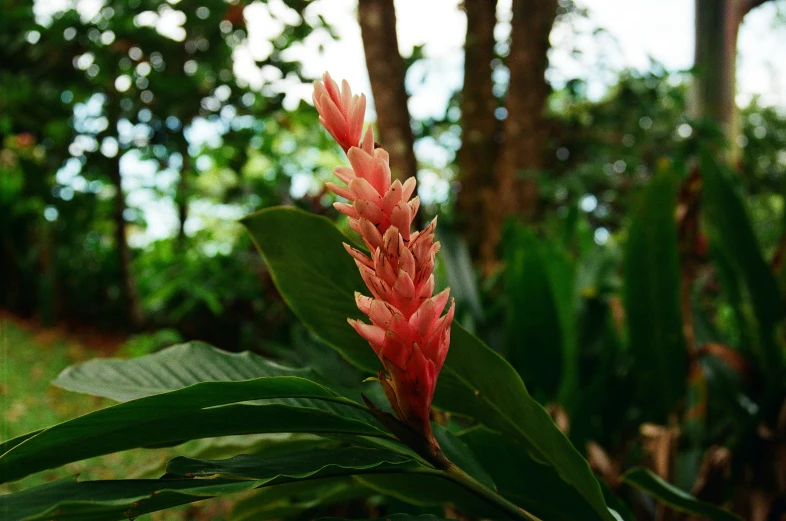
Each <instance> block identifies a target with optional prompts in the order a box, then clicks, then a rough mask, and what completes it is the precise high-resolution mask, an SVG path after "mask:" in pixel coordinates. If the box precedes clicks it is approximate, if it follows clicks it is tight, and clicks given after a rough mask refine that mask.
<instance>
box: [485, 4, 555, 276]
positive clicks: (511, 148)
mask: <svg viewBox="0 0 786 521" xmlns="http://www.w3.org/2000/svg"><path fill="white" fill-rule="evenodd" d="M557 3H558V2H557V0H513V6H512V11H513V17H512V19H511V42H510V54H509V56H508V57H507V66H508V69H509V70H510V86H509V88H508V97H507V103H506V109H507V118H506V119H505V122H504V125H503V130H504V141H503V143H502V150H501V152H500V155H499V157H498V160H497V166H496V168H495V175H496V188H497V194H496V199H497V200H496V201H495V205H494V209H495V210H496V211H495V215H494V216H493V217H492V219H491V220H490V221H489V222H488V223H487V233H486V234H485V237H484V241H483V243H481V247H480V261H481V265H482V266H483V268H484V271H486V272H487V273H488V272H489V271H491V270H492V269H493V268H494V266H495V264H496V262H497V258H498V254H497V247H498V245H499V238H500V228H501V226H502V223H503V221H504V220H505V219H506V218H507V217H509V216H511V215H517V216H519V217H520V218H522V219H524V220H531V219H532V218H533V217H534V216H535V212H536V211H537V202H538V177H539V174H540V170H541V169H542V168H543V165H544V153H545V147H546V136H547V132H546V128H545V117H544V110H545V106H546V98H547V97H548V93H549V89H548V86H547V84H546V79H545V73H546V66H547V65H548V56H547V52H548V50H549V34H550V33H551V28H552V26H553V25H554V19H555V18H556V16H557Z"/></svg>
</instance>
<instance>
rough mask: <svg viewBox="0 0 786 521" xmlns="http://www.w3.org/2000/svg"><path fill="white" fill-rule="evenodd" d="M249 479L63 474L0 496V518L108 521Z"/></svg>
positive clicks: (246, 486) (240, 485) (242, 486)
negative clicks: (114, 478)
mask: <svg viewBox="0 0 786 521" xmlns="http://www.w3.org/2000/svg"><path fill="white" fill-rule="evenodd" d="M256 486H258V485H257V483H255V482H253V481H240V482H238V481H230V480H215V481H208V480H194V479H178V480H158V479H148V480H117V481H85V482H81V483H80V482H77V481H76V479H75V478H65V479H61V480H57V481H53V482H51V483H47V484H45V485H41V486H38V487H33V488H29V489H27V490H23V491H21V492H15V493H13V494H7V495H4V496H0V517H2V519H3V521H112V520H122V519H128V518H129V517H132V516H138V515H141V514H146V513H148V512H156V511H158V510H164V509H166V508H171V507H174V506H177V505H183V504H186V503H192V502H194V501H201V500H203V499H209V498H213V497H216V496H223V495H227V494H235V493H238V492H243V491H246V490H251V489H253V488H255V487H256Z"/></svg>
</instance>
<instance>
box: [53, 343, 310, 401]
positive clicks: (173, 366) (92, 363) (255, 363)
mask: <svg viewBox="0 0 786 521" xmlns="http://www.w3.org/2000/svg"><path fill="white" fill-rule="evenodd" d="M262 376H299V377H301V378H306V379H309V380H312V379H313V376H314V375H313V373H312V372H311V371H310V370H308V369H294V368H290V367H284V366H281V365H278V364H275V363H273V362H269V361H267V360H265V359H264V358H262V357H261V356H258V355H255V354H253V353H248V352H246V353H227V352H226V351H221V350H220V349H216V348H215V347H213V346H211V345H208V344H205V343H204V342H188V343H185V344H179V345H175V346H172V347H168V348H166V349H163V350H161V351H159V352H157V353H154V354H150V355H146V356H142V357H139V358H132V359H129V360H123V359H118V358H109V359H106V358H95V359H93V360H88V361H87V362H84V363H81V364H76V365H72V366H71V367H68V368H66V369H65V370H63V372H61V373H60V375H58V377H57V378H56V379H55V380H54V381H53V382H52V383H53V384H54V385H57V386H58V387H62V388H63V389H67V390H69V391H75V392H80V393H86V394H92V395H95V396H103V397H106V398H111V399H113V400H117V401H119V402H124V401H127V400H133V399H135V398H142V397H144V396H151V395H154V394H160V393H165V392H167V391H173V390H175V389H181V388H183V387H188V386H189V385H193V384H197V383H201V382H218V381H240V380H250V379H252V378H259V377H262Z"/></svg>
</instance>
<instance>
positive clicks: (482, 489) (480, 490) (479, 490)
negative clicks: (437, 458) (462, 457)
mask: <svg viewBox="0 0 786 521" xmlns="http://www.w3.org/2000/svg"><path fill="white" fill-rule="evenodd" d="M426 473H428V474H434V475H439V476H441V477H443V478H447V479H449V480H450V481H453V482H454V483H456V484H457V485H459V486H461V487H463V488H465V489H467V490H469V491H470V492H472V493H473V494H475V495H476V496H477V497H478V498H480V499H482V500H483V501H485V502H486V503H489V504H490V505H492V506H494V507H496V508H498V509H499V510H502V511H503V512H506V513H507V514H508V515H510V517H511V518H512V519H521V520H523V521H540V520H539V519H538V518H537V517H535V516H533V515H532V514H530V513H529V512H527V511H526V510H524V509H523V508H521V507H519V506H518V505H516V504H514V503H512V502H510V501H508V500H507V499H505V498H504V497H502V496H501V495H500V494H498V493H497V492H495V491H493V490H491V489H490V488H488V487H487V486H485V485H483V484H482V483H480V482H479V481H478V480H476V479H475V478H473V477H472V476H470V475H469V474H467V473H466V472H464V471H463V470H461V469H460V468H459V467H457V466H456V465H455V464H450V465H449V466H448V468H447V469H445V470H436V469H434V470H431V469H429V470H428V471H427V472H426Z"/></svg>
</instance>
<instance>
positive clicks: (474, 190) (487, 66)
mask: <svg viewBox="0 0 786 521" xmlns="http://www.w3.org/2000/svg"><path fill="white" fill-rule="evenodd" d="M464 9H465V10H466V13H467V35H466V40H465V43H464V53H465V56H464V86H463V88H462V91H461V129H462V130H461V132H462V140H461V148H460V149H459V151H458V154H457V161H458V166H459V170H460V177H459V179H460V180H461V190H460V191H459V193H458V199H457V201H456V207H457V210H458V212H457V220H458V225H459V226H460V228H461V230H462V232H463V235H464V237H465V238H466V240H467V243H468V244H469V247H470V254H471V255H472V258H473V259H477V258H478V256H479V254H480V245H481V244H482V243H483V238H484V236H485V235H486V233H487V229H486V228H487V223H488V222H490V221H491V220H492V215H493V207H494V204H495V203H494V200H495V197H494V194H495V189H494V175H493V173H494V161H495V158H496V155H497V148H498V146H497V141H496V139H495V137H497V134H498V133H499V130H500V123H499V121H498V120H497V118H496V117H495V116H494V109H496V108H497V100H496V98H495V97H494V93H493V91H492V87H493V82H492V80H491V61H492V60H493V59H494V43H495V41H494V27H495V26H496V24H497V0H466V1H465V2H464Z"/></svg>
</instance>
